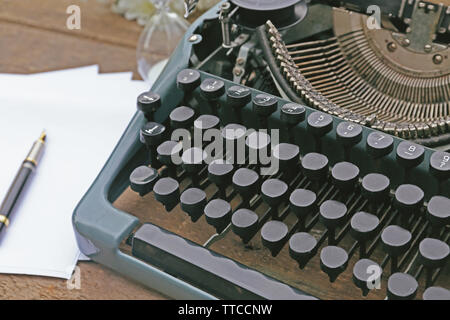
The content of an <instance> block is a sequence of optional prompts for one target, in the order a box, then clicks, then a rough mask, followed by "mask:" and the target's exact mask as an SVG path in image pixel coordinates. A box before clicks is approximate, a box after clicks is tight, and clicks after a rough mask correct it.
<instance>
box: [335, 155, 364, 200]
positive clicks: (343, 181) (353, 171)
mask: <svg viewBox="0 0 450 320" xmlns="http://www.w3.org/2000/svg"><path fill="white" fill-rule="evenodd" d="M331 177H332V179H333V184H334V185H335V186H336V187H337V188H338V189H340V190H341V191H342V192H344V193H348V192H350V191H352V190H354V189H355V186H356V184H357V182H358V178H359V168H358V167H357V166H355V165H354V164H352V163H350V162H339V163H336V164H335V165H334V167H333V169H331Z"/></svg>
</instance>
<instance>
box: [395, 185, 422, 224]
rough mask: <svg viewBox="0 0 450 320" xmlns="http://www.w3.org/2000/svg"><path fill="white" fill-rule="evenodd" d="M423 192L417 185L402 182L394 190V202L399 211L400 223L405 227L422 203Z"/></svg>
mask: <svg viewBox="0 0 450 320" xmlns="http://www.w3.org/2000/svg"><path fill="white" fill-rule="evenodd" d="M424 196H425V194H424V192H423V191H422V189H420V188H419V187H418V186H415V185H413V184H402V185H400V186H399V187H398V188H397V190H396V191H395V198H394V204H395V207H396V208H397V209H398V211H399V213H400V224H401V225H402V226H404V227H407V222H408V220H409V219H410V218H411V216H412V215H414V214H417V213H418V211H419V210H420V208H421V207H422V205H423V198H424Z"/></svg>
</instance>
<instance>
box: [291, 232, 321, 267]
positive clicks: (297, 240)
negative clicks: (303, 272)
mask: <svg viewBox="0 0 450 320" xmlns="http://www.w3.org/2000/svg"><path fill="white" fill-rule="evenodd" d="M316 252H317V240H316V238H314V237H313V236H312V235H310V234H309V233H306V232H298V233H296V234H294V235H293V236H292V237H291V238H290V239H289V255H290V256H291V258H292V259H294V260H295V261H297V262H298V266H299V268H300V269H303V268H304V267H305V266H306V264H307V263H308V261H309V260H311V258H312V257H314V255H315V254H316Z"/></svg>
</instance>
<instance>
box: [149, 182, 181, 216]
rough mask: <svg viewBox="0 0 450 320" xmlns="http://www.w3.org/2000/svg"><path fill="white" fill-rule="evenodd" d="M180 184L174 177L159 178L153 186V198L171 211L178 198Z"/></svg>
mask: <svg viewBox="0 0 450 320" xmlns="http://www.w3.org/2000/svg"><path fill="white" fill-rule="evenodd" d="M179 187H180V186H179V185H178V182H177V181H176V180H175V179H172V178H161V179H159V180H158V182H156V184H155V186H154V187H153V193H154V194H155V199H156V200H158V201H159V202H161V203H162V204H163V205H164V206H165V207H166V210H167V211H171V210H172V209H173V208H174V207H175V206H176V205H177V203H178V201H179V198H180V188H179Z"/></svg>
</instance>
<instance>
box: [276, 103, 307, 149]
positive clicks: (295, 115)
mask: <svg viewBox="0 0 450 320" xmlns="http://www.w3.org/2000/svg"><path fill="white" fill-rule="evenodd" d="M305 116H306V109H305V107H304V106H302V105H299V104H296V103H287V104H285V105H283V106H282V107H281V112H280V120H281V121H282V122H283V123H284V124H285V125H286V126H287V131H288V136H289V142H292V143H293V142H294V132H293V131H292V128H293V127H295V126H296V125H298V124H299V123H300V122H303V121H305Z"/></svg>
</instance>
